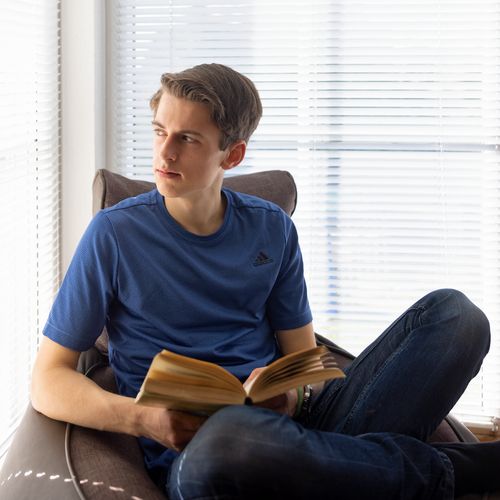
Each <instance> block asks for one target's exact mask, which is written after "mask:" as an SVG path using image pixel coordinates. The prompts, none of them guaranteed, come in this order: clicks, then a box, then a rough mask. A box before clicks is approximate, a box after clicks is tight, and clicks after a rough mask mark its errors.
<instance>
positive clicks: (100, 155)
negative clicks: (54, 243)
mask: <svg viewBox="0 0 500 500" xmlns="http://www.w3.org/2000/svg"><path fill="white" fill-rule="evenodd" d="M104 17H105V2H104V0H78V1H75V0H62V1H61V45H62V49H61V99H62V116H61V128H62V174H61V176H62V177H61V181H62V206H61V212H62V229H61V233H62V235H61V236H62V243H61V256H62V264H61V265H62V272H63V274H64V272H65V271H66V269H67V267H68V264H69V262H70V260H71V257H72V255H73V252H74V250H75V247H76V245H77V243H78V241H79V239H80V237H81V235H82V233H83V231H84V230H85V227H86V226H87V224H88V222H89V220H90V218H91V216H92V197H91V195H92V179H93V177H94V173H95V170H96V169H98V168H102V167H104V166H105V113H104V107H105V62H106V56H105V31H104V23H105V19H104Z"/></svg>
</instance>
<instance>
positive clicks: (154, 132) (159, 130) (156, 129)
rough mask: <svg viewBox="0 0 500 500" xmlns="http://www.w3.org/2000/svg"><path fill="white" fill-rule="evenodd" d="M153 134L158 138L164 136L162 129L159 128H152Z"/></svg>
mask: <svg viewBox="0 0 500 500" xmlns="http://www.w3.org/2000/svg"><path fill="white" fill-rule="evenodd" d="M153 134H154V135H157V136H159V137H162V136H164V135H165V131H164V130H163V129H161V128H154V129H153Z"/></svg>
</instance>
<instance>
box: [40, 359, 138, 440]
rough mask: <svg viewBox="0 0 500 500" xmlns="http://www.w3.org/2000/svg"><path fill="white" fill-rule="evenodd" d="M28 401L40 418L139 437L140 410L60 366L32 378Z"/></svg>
mask: <svg viewBox="0 0 500 500" xmlns="http://www.w3.org/2000/svg"><path fill="white" fill-rule="evenodd" d="M31 400H32V404H33V407H34V408H35V409H36V410H37V411H39V412H41V413H43V414H44V415H46V416H48V417H50V418H53V419H56V420H63V421H65V422H70V423H72V424H76V425H81V426H83V427H90V428H93V429H98V430H106V431H113V432H122V433H126V434H132V435H135V436H138V435H140V434H141V430H140V423H141V416H140V414H141V411H142V408H141V407H139V406H137V405H135V404H134V400H133V398H128V397H125V396H120V395H118V394H113V393H111V392H108V391H105V390H103V389H101V388H100V387H99V386H98V385H97V384H96V383H95V382H93V381H92V380H91V379H89V378H87V377H86V376H85V375H83V374H81V373H78V372H76V371H75V370H72V369H71V368H68V367H64V366H57V367H53V368H51V369H49V370H44V371H43V372H42V373H40V372H38V373H37V372H35V373H34V376H33V384H32V394H31Z"/></svg>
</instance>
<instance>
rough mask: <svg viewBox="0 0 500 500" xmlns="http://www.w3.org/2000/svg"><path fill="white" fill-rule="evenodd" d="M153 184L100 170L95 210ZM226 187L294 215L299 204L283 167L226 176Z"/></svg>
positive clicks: (151, 187)
mask: <svg viewBox="0 0 500 500" xmlns="http://www.w3.org/2000/svg"><path fill="white" fill-rule="evenodd" d="M154 186H155V184H154V183H153V182H148V181H141V180H137V179H129V178H128V177H124V176H123V175H120V174H116V173H114V172H111V171H109V170H106V169H101V170H98V171H97V172H96V175H95V177H94V184H93V212H94V213H96V212H98V211H99V210H100V209H101V208H107V207H111V206H113V205H115V204H116V203H118V202H119V201H121V200H123V199H125V198H129V197H131V196H137V195H139V194H141V193H145V192H147V191H150V190H151V189H153V188H154ZM224 186H225V187H227V188H229V189H232V190H233V191H239V192H241V193H246V194H252V195H255V196H258V197H260V198H264V199H265V200H268V201H272V202H273V203H276V204H277V205H278V206H280V207H281V208H282V209H283V210H284V211H285V212H286V213H287V214H288V215H292V213H293V212H294V210H295V206H296V205H297V187H296V185H295V182H294V180H293V177H292V176H291V174H290V173H289V172H286V171H284V170H270V171H268V172H257V173H253V174H245V175H235V176H233V177H226V178H225V179H224Z"/></svg>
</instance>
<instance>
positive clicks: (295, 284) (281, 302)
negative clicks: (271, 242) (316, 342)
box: [267, 216, 312, 331]
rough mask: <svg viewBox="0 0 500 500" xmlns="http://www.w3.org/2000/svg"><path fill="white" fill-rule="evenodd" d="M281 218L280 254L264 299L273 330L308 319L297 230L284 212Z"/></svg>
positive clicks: (292, 326) (287, 327)
mask: <svg viewBox="0 0 500 500" xmlns="http://www.w3.org/2000/svg"><path fill="white" fill-rule="evenodd" d="M283 220H284V238H285V247H284V252H283V258H282V262H281V266H280V270H279V272H278V276H277V279H276V282H275V285H274V287H273V289H272V291H271V294H270V296H269V300H268V303H267V315H268V318H269V321H270V323H271V326H272V328H273V329H274V330H275V331H276V330H288V329H293V328H299V327H301V326H304V325H306V324H308V323H310V322H311V321H312V314H311V309H310V307H309V301H308V298H307V286H306V282H305V279H304V265H303V261H302V254H301V251H300V247H299V241H298V235H297V230H296V228H295V225H294V224H293V222H292V220H291V219H290V218H289V217H288V216H284V219H283Z"/></svg>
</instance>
